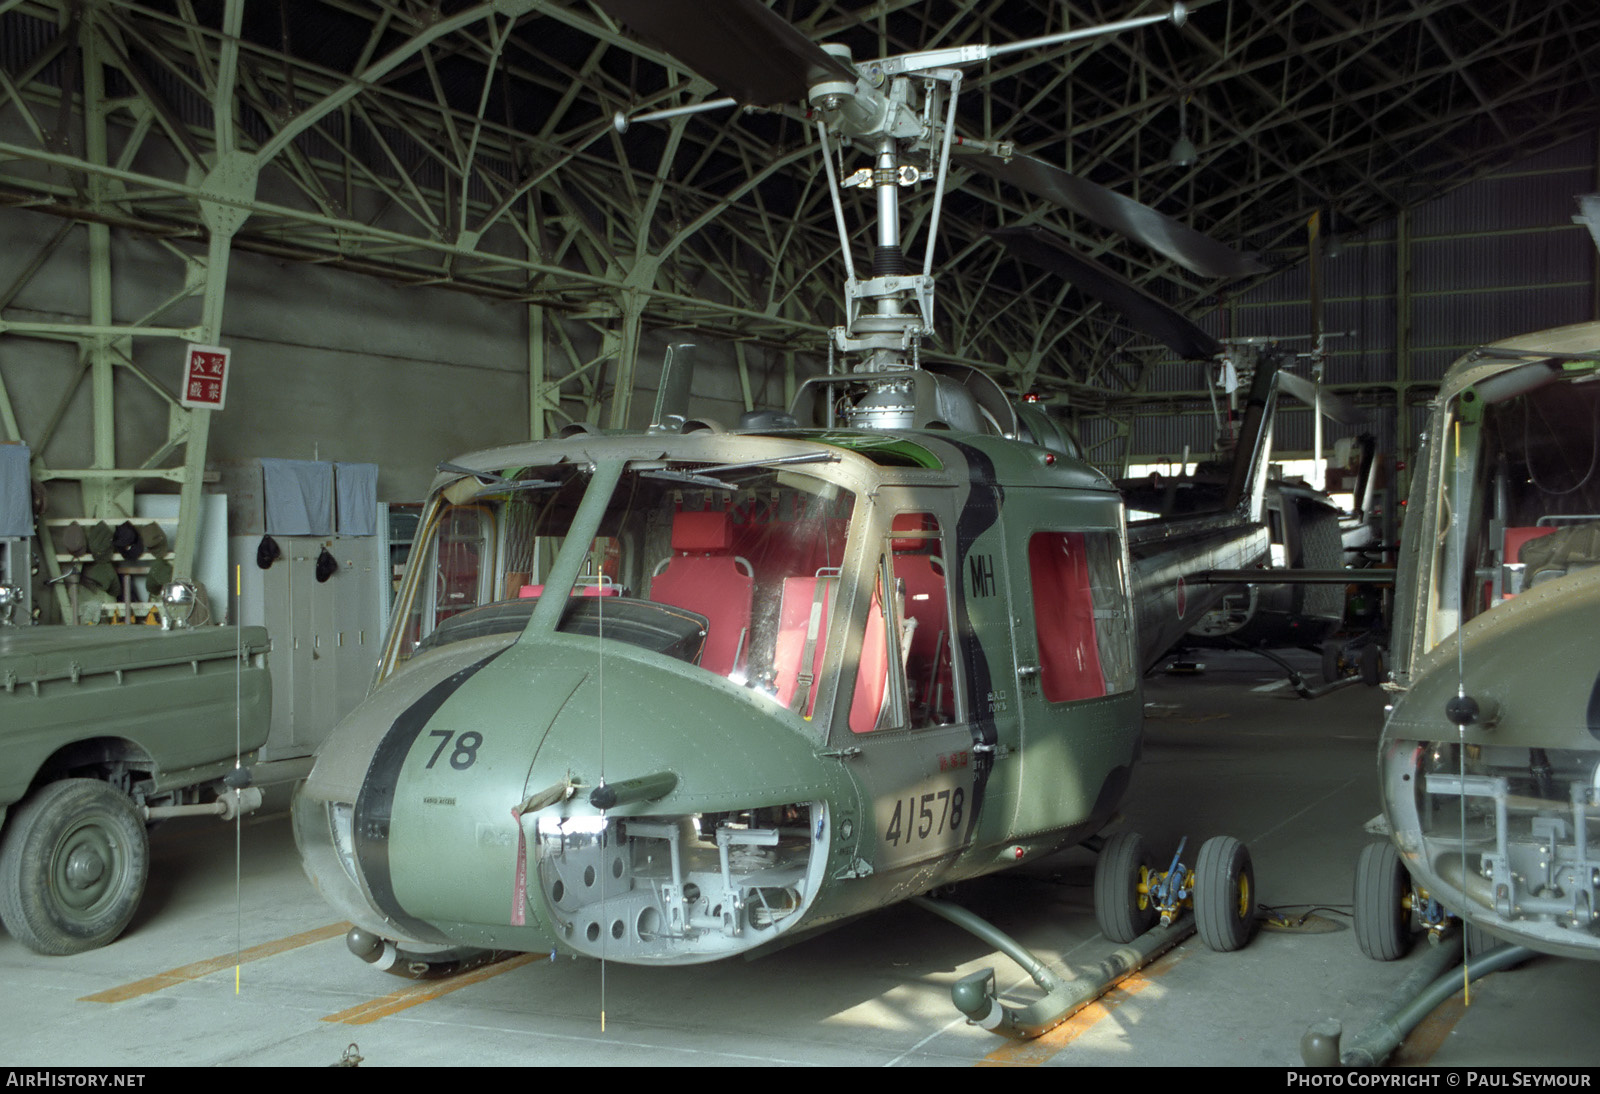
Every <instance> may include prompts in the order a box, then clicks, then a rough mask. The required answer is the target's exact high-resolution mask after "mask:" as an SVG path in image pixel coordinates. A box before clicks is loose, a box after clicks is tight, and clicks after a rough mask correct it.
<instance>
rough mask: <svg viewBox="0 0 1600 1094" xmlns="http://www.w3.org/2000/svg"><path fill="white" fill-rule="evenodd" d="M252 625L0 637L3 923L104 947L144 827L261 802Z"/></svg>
mask: <svg viewBox="0 0 1600 1094" xmlns="http://www.w3.org/2000/svg"><path fill="white" fill-rule="evenodd" d="M267 648H268V645H267V632H266V630H265V628H262V627H243V628H234V627H195V628H186V629H174V630H162V629H158V628H155V627H149V626H104V625H102V626H34V627H4V628H0V920H3V921H4V923H5V927H6V929H7V930H8V931H10V933H11V935H12V937H14V938H15V939H16V940H17V941H19V942H21V943H22V944H23V945H25V946H27V947H28V948H29V949H31V950H34V951H36V952H38V953H43V954H71V953H80V952H82V951H84V950H90V949H94V948H96V947H98V946H103V945H105V944H107V943H108V942H111V941H112V940H114V939H115V938H116V937H117V936H118V935H120V934H121V933H122V931H123V930H124V929H125V928H126V927H127V926H128V923H129V921H130V920H131V919H132V918H133V915H134V912H135V911H136V910H137V908H138V906H139V900H140V897H141V896H142V895H143V893H144V886H145V879H146V877H147V875H148V872H149V842H148V839H147V826H148V825H150V824H152V823H154V822H156V821H159V820H162V819H165V818H168V817H174V816H182V815H185V814H214V815H217V816H220V817H223V818H224V819H230V818H232V817H234V816H236V815H237V814H238V813H240V812H248V811H249V810H250V809H253V808H255V807H256V806H257V805H259V804H260V800H261V799H260V792H259V791H258V790H256V789H255V788H253V787H249V786H247V785H246V784H247V783H248V765H249V764H250V763H251V762H252V761H253V760H254V759H255V756H256V753H257V750H259V749H260V748H261V747H262V745H263V744H264V743H265V741H266V739H267V733H268V729H269V725H270V720H271V703H272V687H271V681H270V678H269V673H268V669H267V658H266V653H267Z"/></svg>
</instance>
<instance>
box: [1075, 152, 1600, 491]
mask: <svg viewBox="0 0 1600 1094" xmlns="http://www.w3.org/2000/svg"><path fill="white" fill-rule="evenodd" d="M1597 167H1600V149H1597V146H1596V140H1595V138H1594V137H1587V138H1584V139H1581V140H1577V141H1573V142H1570V143H1568V144H1565V145H1562V146H1561V147H1558V148H1555V149H1552V150H1549V151H1546V152H1543V153H1541V154H1539V155H1537V156H1534V157H1531V158H1530V159H1528V160H1526V161H1524V162H1522V163H1520V164H1518V165H1516V166H1515V167H1514V168H1511V169H1508V170H1506V171H1503V172H1500V173H1499V174H1496V175H1494V176H1491V177H1488V178H1485V179H1481V180H1479V181H1478V182H1476V183H1473V184H1471V185H1469V186H1466V187H1463V188H1462V189H1460V190H1457V191H1455V192H1453V193H1451V194H1448V195H1446V196H1445V197H1443V198H1440V199H1438V200H1437V201H1434V202H1431V203H1429V204H1427V205H1425V206H1421V207H1419V208H1417V209H1415V210H1413V211H1412V212H1411V213H1410V214H1409V216H1408V217H1406V218H1405V220H1404V222H1402V221H1399V220H1392V221H1388V222H1385V223H1382V224H1378V225H1375V226H1373V227H1371V228H1369V229H1368V230H1366V231H1365V232H1362V233H1360V234H1359V235H1354V236H1348V237H1345V238H1343V239H1341V241H1340V242H1341V244H1342V252H1341V253H1340V254H1338V255H1337V256H1336V257H1332V258H1328V259H1326V260H1325V262H1324V276H1323V289H1322V292H1323V299H1324V305H1323V308H1324V312H1323V314H1324V324H1323V325H1324V329H1326V330H1328V331H1330V332H1347V333H1345V334H1344V335H1343V336H1342V337H1336V338H1333V339H1331V340H1330V342H1329V351H1330V357H1329V360H1328V366H1327V380H1328V382H1329V383H1330V384H1332V385H1342V386H1344V387H1345V389H1346V393H1347V395H1348V396H1349V397H1352V398H1354V399H1356V400H1357V401H1358V402H1359V403H1360V404H1361V405H1362V406H1363V408H1364V410H1363V418H1362V420H1361V421H1360V422H1358V423H1357V424H1355V425H1353V426H1344V425H1340V424H1338V423H1333V422H1329V423H1325V426H1324V429H1325V443H1326V444H1328V445H1329V446H1331V445H1332V444H1333V442H1334V440H1335V439H1336V438H1338V437H1340V436H1342V435H1345V434H1351V433H1360V432H1371V433H1373V434H1374V435H1376V436H1377V437H1378V438H1379V441H1380V444H1381V445H1383V446H1384V447H1385V448H1386V449H1388V450H1390V451H1392V452H1396V453H1397V454H1399V456H1400V458H1408V457H1409V455H1410V448H1411V446H1412V445H1413V444H1414V443H1415V439H1416V436H1417V434H1418V432H1419V431H1420V430H1421V428H1422V423H1423V421H1424V420H1425V414H1424V410H1423V407H1424V405H1425V404H1426V401H1427V399H1428V398H1429V396H1430V394H1431V390H1432V388H1433V387H1434V386H1436V385H1437V382H1438V380H1439V379H1440V377H1442V376H1443V375H1444V372H1445V370H1446V369H1448V368H1449V366H1450V365H1451V364H1452V363H1453V362H1454V361H1455V360H1456V359H1457V358H1458V357H1460V356H1461V355H1462V354H1463V353H1465V352H1466V351H1468V350H1470V349H1472V348H1473V347H1475V346H1479V345H1482V344H1483V343H1485V342H1492V341H1498V340H1500V339H1502V338H1508V337H1511V336H1513V335H1517V334H1524V333H1527V332H1529V331H1536V330H1542V329H1545V328H1548V327H1557V326H1564V325H1566V324H1569V323H1581V322H1585V321H1588V320H1591V319H1595V318H1600V311H1597V303H1600V292H1597V283H1596V265H1597V263H1596V250H1595V246H1594V241H1593V239H1592V238H1591V236H1590V235H1589V233H1588V231H1587V230H1586V229H1585V228H1584V227H1583V226H1581V225H1577V224H1574V223H1573V221H1572V218H1573V216H1574V214H1576V213H1577V211H1578V208H1577V203H1576V202H1575V201H1574V198H1575V197H1576V195H1579V194H1587V193H1594V192H1596V191H1597V190H1600V180H1597ZM1325 215H1326V214H1325ZM1334 215H1335V221H1334V224H1333V228H1334V229H1337V228H1338V227H1339V226H1338V224H1337V220H1336V216H1337V211H1336V210H1335V211H1334ZM1323 231H1324V232H1328V231H1329V227H1328V225H1327V222H1326V220H1325V222H1324V228H1323ZM1402 233H1404V240H1402ZM1310 295H1311V294H1310V285H1309V276H1308V268H1307V265H1306V263H1304V262H1301V263H1300V264H1298V265H1296V266H1294V267H1292V268H1290V269H1287V270H1285V271H1283V272H1282V273H1281V274H1279V275H1278V276H1277V277H1275V278H1272V279H1271V280H1269V281H1266V282H1263V283H1262V284H1260V285H1258V286H1256V287H1255V288H1253V289H1251V290H1250V291H1249V292H1247V293H1244V294H1242V295H1241V296H1239V297H1238V298H1237V299H1236V300H1234V301H1232V302H1231V304H1230V305H1229V310H1230V314H1229V315H1227V316H1223V315H1222V314H1221V313H1220V311H1219V312H1214V313H1212V314H1210V315H1207V316H1205V317H1203V318H1202V320H1201V322H1202V325H1203V326H1205V327H1206V329H1207V330H1209V331H1211V332H1212V333H1214V334H1218V335H1222V334H1224V333H1229V334H1233V335H1236V336H1256V335H1270V336H1276V337H1282V338H1290V337H1294V336H1297V335H1304V334H1306V333H1307V332H1308V331H1309V330H1310V327H1311V305H1310ZM1407 338H1408V339H1409V343H1408V341H1407ZM1293 345H1296V346H1298V345H1305V343H1293ZM1204 371H1205V369H1204V366H1202V365H1197V364H1194V363H1192V362H1176V361H1174V362H1163V363H1162V364H1160V365H1158V366H1157V367H1156V368H1154V369H1152V370H1151V374H1150V376H1149V377H1148V378H1147V383H1146V388H1147V390H1149V391H1151V392H1170V393H1172V394H1173V396H1174V401H1173V403H1172V404H1170V405H1166V406H1162V407H1160V408H1159V409H1154V410H1151V411H1148V412H1145V413H1141V414H1140V415H1139V416H1138V417H1136V418H1135V419H1134V421H1133V422H1132V423H1131V426H1130V428H1129V430H1128V433H1129V444H1128V453H1129V456H1128V459H1129V460H1130V462H1144V461H1147V460H1154V459H1163V458H1172V457H1175V456H1177V455H1178V454H1179V453H1181V452H1182V450H1183V446H1184V445H1185V444H1187V445H1189V446H1190V449H1191V450H1192V451H1205V450H1207V449H1208V448H1209V447H1210V446H1211V443H1212V432H1213V430H1212V415H1211V409H1210V403H1209V401H1207V400H1205V399H1203V398H1197V395H1198V394H1199V393H1201V392H1203V391H1204V387H1203V377H1204ZM1114 431H1115V426H1114V424H1113V423H1111V422H1109V421H1107V420H1106V419H1104V418H1100V419H1095V420H1093V421H1086V422H1085V423H1084V425H1083V430H1082V432H1083V434H1084V441H1085V443H1086V445H1088V446H1090V447H1091V449H1094V447H1095V445H1096V444H1097V442H1102V441H1109V440H1110V438H1112V437H1113V435H1114ZM1311 446H1312V419H1311V415H1310V413H1309V412H1307V411H1306V410H1304V409H1302V408H1298V407H1295V406H1293V405H1289V404H1286V405H1285V406H1284V407H1283V409H1282V411H1281V412H1280V416H1279V422H1278V428H1277V430H1276V448H1277V450H1278V451H1279V452H1280V453H1282V454H1284V455H1309V454H1310V449H1311ZM1120 448H1121V445H1120V444H1114V443H1106V444H1104V445H1103V447H1102V448H1101V449H1099V450H1094V451H1092V457H1093V458H1094V459H1095V460H1096V462H1097V463H1100V464H1101V465H1102V466H1104V467H1105V468H1106V469H1107V470H1111V471H1115V469H1116V465H1117V464H1118V463H1119V462H1120V458H1121V457H1122V453H1121V452H1120V451H1117V449H1120Z"/></svg>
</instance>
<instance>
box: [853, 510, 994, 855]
mask: <svg viewBox="0 0 1600 1094" xmlns="http://www.w3.org/2000/svg"><path fill="white" fill-rule="evenodd" d="M892 529H893V530H892V532H891V534H890V535H889V536H888V537H887V540H886V542H885V544H884V549H883V551H882V552H881V553H880V555H879V557H878V559H877V570H876V574H875V576H874V579H873V582H872V590H871V598H870V602H869V604H868V606H867V611H866V617H865V625H864V629H863V631H862V632H861V647H860V654H859V656H858V657H857V658H856V659H855V660H854V671H853V684H852V686H851V688H850V689H849V690H848V692H846V690H845V689H844V688H841V691H840V701H841V703H843V702H845V701H846V698H845V697H846V694H848V703H849V714H848V719H847V722H848V727H847V730H846V731H845V732H842V733H838V732H836V734H835V737H834V743H835V744H836V745H837V746H841V747H842V748H844V749H846V750H850V751H851V752H852V756H851V759H850V760H849V762H850V763H851V765H852V767H853V769H854V770H855V771H856V773H857V775H858V777H859V778H860V779H861V780H862V783H863V785H864V787H865V788H866V791H867V793H868V795H869V796H870V798H871V801H872V823H873V824H874V825H875V828H876V834H875V839H874V841H873V842H874V844H875V846H876V853H875V856H874V861H873V863H872V866H873V870H874V872H876V873H878V874H880V875H881V874H883V873H885V872H888V871H893V870H898V869H901V868H904V867H907V866H911V865H914V864H919V863H929V862H931V861H935V860H938V859H942V858H950V857H952V856H954V855H955V853H956V852H957V851H959V850H960V849H961V848H963V847H965V846H966V845H967V844H968V843H969V842H970V841H971V831H972V824H971V822H972V820H973V818H974V815H975V814H974V801H975V791H976V779H977V766H976V764H975V762H974V760H975V757H974V753H973V734H972V729H971V726H970V724H969V723H968V721H967V719H966V716H965V713H964V712H965V710H966V709H967V706H968V704H967V701H966V697H965V695H964V694H963V693H962V691H961V689H960V678H959V674H958V671H957V668H956V659H955V656H954V651H955V648H956V645H955V635H954V633H953V627H952V622H951V621H952V613H951V610H950V609H951V595H950V594H951V588H950V583H951V576H950V573H949V572H948V568H947V563H946V559H947V558H948V557H949V556H948V555H947V554H946V553H945V544H946V540H945V536H944V534H943V529H942V528H941V527H940V524H939V521H938V519H937V518H936V516H935V515H934V514H933V513H929V512H904V513H900V514H897V515H896V516H895V517H894V520H893V524H892ZM851 664H852V663H851V661H850V659H849V658H847V659H846V662H845V665H846V668H845V671H846V672H847V673H850V672H851Z"/></svg>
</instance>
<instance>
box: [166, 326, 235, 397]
mask: <svg viewBox="0 0 1600 1094" xmlns="http://www.w3.org/2000/svg"><path fill="white" fill-rule="evenodd" d="M232 356H233V351H232V350H229V349H223V348H222V347H221V346H197V345H194V344H193V343H190V345H189V348H188V350H187V352H186V354H185V357H184V366H183V393H182V394H181V395H180V396H179V398H178V402H179V403H181V404H182V405H184V406H186V407H191V408H193V409H195V410H221V409H222V405H223V402H224V401H225V400H226V399H227V395H228V361H229V359H230V358H231V357H232Z"/></svg>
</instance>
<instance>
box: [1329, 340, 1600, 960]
mask: <svg viewBox="0 0 1600 1094" xmlns="http://www.w3.org/2000/svg"><path fill="white" fill-rule="evenodd" d="M1597 465H1600V323H1586V324H1581V325H1578V326H1572V327H1563V328H1559V329H1556V330H1551V331H1545V332H1542V333H1538V334H1530V335H1526V336H1524V337H1520V338H1513V339H1509V340H1507V341H1504V342H1499V343H1496V344H1494V345H1489V346H1485V347H1483V348H1481V349H1478V350H1475V351H1474V352H1472V353H1470V354H1468V355H1467V356H1465V357H1463V358H1462V359H1461V360H1460V361H1458V362H1457V363H1456V364H1455V365H1454V366H1453V367H1452V368H1451V369H1450V371H1449V372H1448V373H1447V374H1446V376H1445V378H1444V380H1443V382H1442V384H1441V387H1440V390H1439V394H1438V397H1437V399H1436V400H1435V402H1434V406H1433V412H1432V415H1431V417H1430V419H1429V423H1428V427H1427V432H1426V434H1424V437H1423V445H1422V448H1421V450H1420V452H1419V458H1418V460H1417V462H1416V465H1415V466H1416V468H1417V471H1416V474H1415V476H1414V478H1413V480H1412V487H1411V499H1410V504H1409V506H1408V508H1407V511H1406V521H1405V528H1404V532H1403V535H1402V537H1401V555H1400V561H1399V574H1398V580H1397V585H1396V607H1395V622H1394V640H1393V643H1392V647H1391V648H1392V652H1393V656H1394V668H1393V683H1392V684H1390V685H1387V686H1389V687H1391V689H1392V690H1393V691H1394V692H1395V700H1394V703H1393V705H1392V707H1390V708H1389V712H1388V715H1387V718H1386V721H1385V724H1384V729H1383V737H1382V741H1381V744H1380V752H1379V762H1378V769H1379V781H1380V787H1381V790H1382V795H1383V810H1384V812H1383V817H1384V821H1385V823H1386V826H1387V829H1388V832H1389V835H1390V838H1389V839H1387V840H1385V841H1384V842H1382V843H1374V844H1371V845H1369V846H1368V847H1367V848H1365V849H1364V850H1363V851H1362V852H1361V857H1360V859H1359V861H1358V863H1357V868H1356V877H1355V889H1354V897H1355V926H1356V938H1357V941H1358V943H1359V944H1360V947H1361V949H1362V951H1363V952H1364V953H1366V954H1367V955H1368V956H1369V957H1373V958H1377V959H1380V960H1393V959H1394V958H1396V957H1399V956H1400V955H1401V954H1403V953H1404V952H1405V950H1406V949H1407V947H1408V944H1409V940H1410V933H1411V923H1412V921H1413V919H1416V920H1417V921H1419V922H1420V923H1421V925H1422V926H1423V927H1424V928H1425V929H1427V930H1428V931H1429V932H1431V933H1437V932H1440V931H1442V930H1443V929H1444V928H1445V927H1446V926H1447V925H1448V923H1449V921H1450V920H1451V919H1452V918H1459V919H1461V920H1463V921H1465V923H1466V924H1467V925H1468V926H1469V927H1470V928H1475V929H1476V930H1478V931H1482V932H1484V933H1486V934H1487V935H1490V936H1493V937H1496V938H1498V939H1502V940H1506V941H1510V942H1515V943H1516V944H1518V945H1521V946H1525V947H1528V948H1530V949H1533V950H1538V951H1541V952H1544V953H1550V954H1558V955H1563V956H1568V957H1584V958H1590V959H1595V958H1600V920H1597V915H1600V911H1597V900H1596V897H1597V891H1596V890H1597V887H1600V874H1597V871H1596V869H1595V860H1596V858H1597V857H1600V852H1597V851H1596V849H1595V848H1594V847H1592V846H1591V839H1592V838H1593V837H1592V836H1591V834H1590V829H1589V825H1590V824H1591V823H1593V822H1594V820H1595V818H1596V816H1597V810H1596V807H1597V804H1600V794H1597V787H1600V643H1596V641H1595V638H1596V631H1597V624H1596V620H1597V619H1600V473H1597V472H1600V466H1597Z"/></svg>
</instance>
